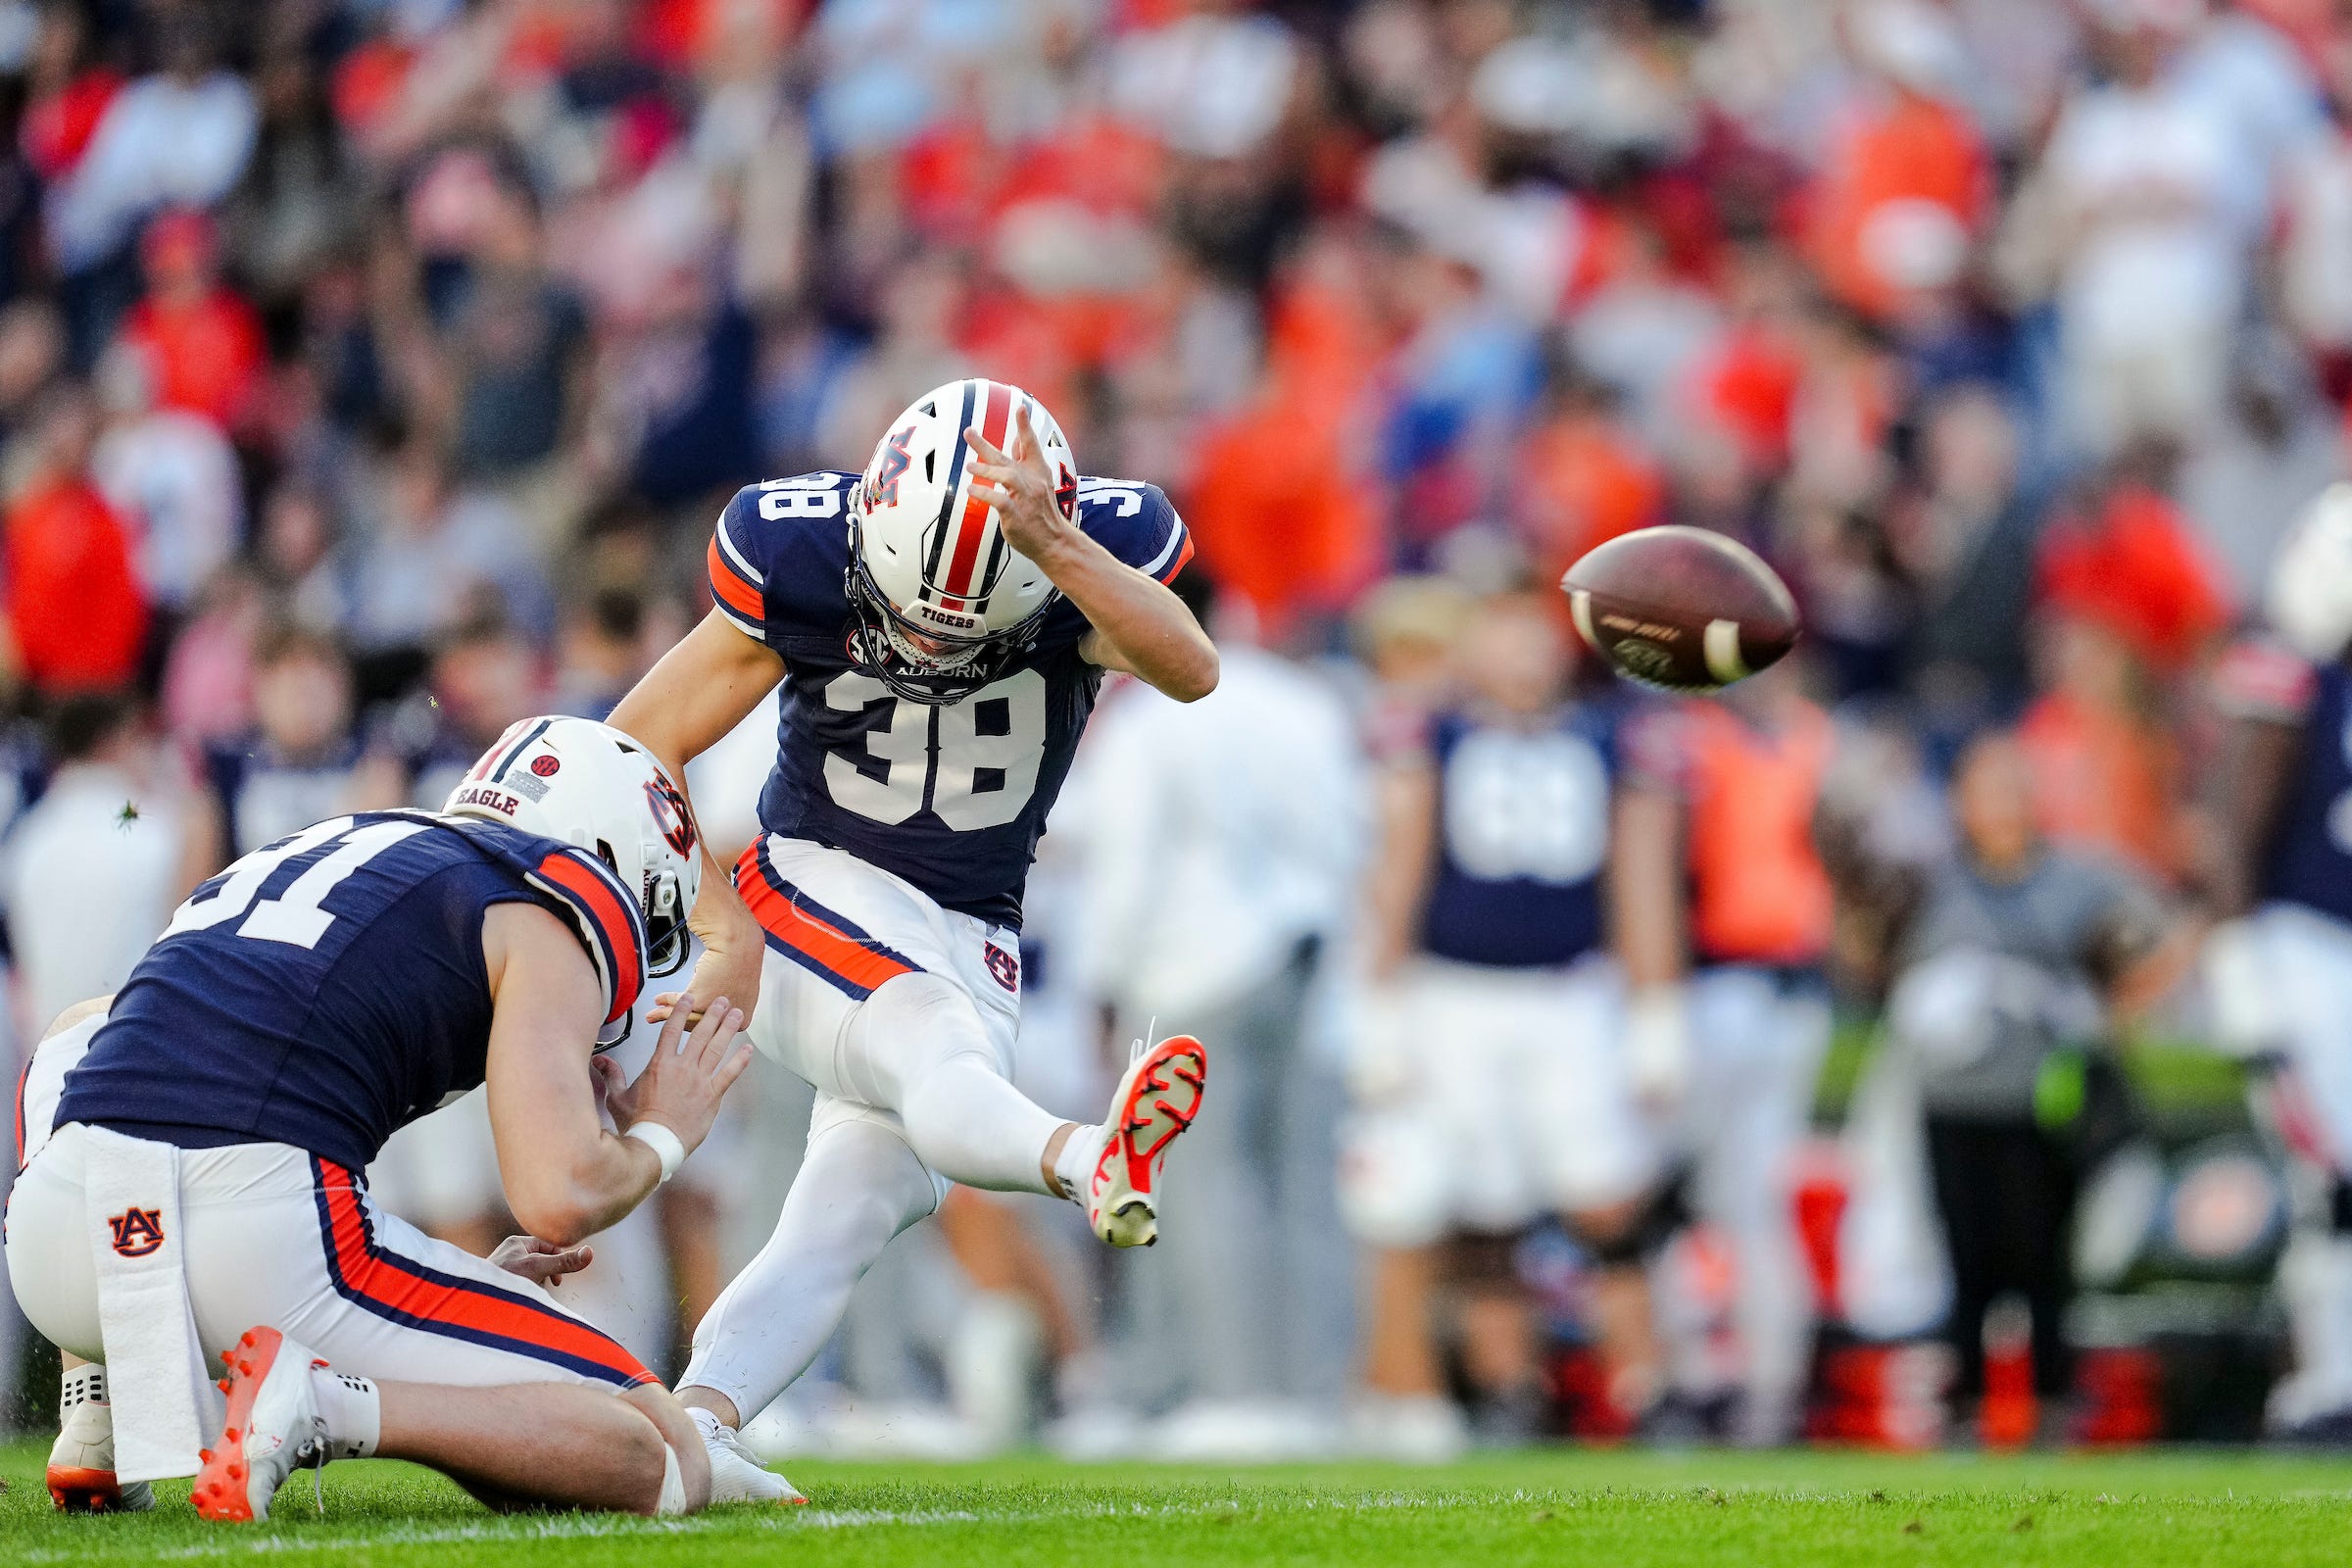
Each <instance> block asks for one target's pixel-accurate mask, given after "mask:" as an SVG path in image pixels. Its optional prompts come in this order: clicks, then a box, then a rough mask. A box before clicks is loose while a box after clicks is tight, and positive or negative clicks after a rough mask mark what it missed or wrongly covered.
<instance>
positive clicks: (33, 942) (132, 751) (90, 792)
mask: <svg viewBox="0 0 2352 1568" xmlns="http://www.w3.org/2000/svg"><path fill="white" fill-rule="evenodd" d="M43 729H44V731H45V737H46V740H47V743H48V749H49V755H50V756H51V757H53V758H54V759H56V762H57V769H56V772H55V773H54V774H53V775H52V776H51V778H50V780H49V788H48V790H47V791H46V792H45V793H44V794H43V795H42V796H41V798H40V799H39V800H38V801H36V802H34V803H33V805H32V807H31V809H29V810H27V811H25V814H24V815H23V816H21V817H19V818H18V819H17V821H16V824H15V826H14V827H13V829H12V830H11V832H10V835H9V839H8V844H7V851H6V875H5V878H4V889H5V893H6V897H7V900H8V907H9V909H10V910H11V912H12V914H13V916H14V917H13V918H12V920H11V921H10V924H9V930H10V935H11V937H12V939H13V942H14V946H15V958H16V967H17V985H18V993H19V994H18V999H17V1000H18V1014H17V1016H18V1022H19V1024H20V1026H21V1029H22V1033H21V1034H19V1035H18V1038H19V1039H21V1040H25V1041H31V1040H34V1039H37V1038H38V1037H39V1033H40V1031H41V1029H42V1028H43V1027H44V1026H46V1024H47V1023H48V1021H49V1020H50V1019H52V1018H54V1017H56V1016H57V1015H58V1014H59V1013H60V1012H62V1011H64V1010H65V1009H66V1008H67V1007H70V1006H72V1005H73V1004H74V1003H76V1002H80V1001H83V1000H85V999H87V998H89V997H93V996H98V995H100V994H102V993H104V992H108V991H112V990H113V989H115V987H117V986H119V985H121V984H122V983H123V980H124V979H125V978H127V977H128V976H129V974H130V971H131V967H132V966H133V965H134V964H136V963H137V962H138V961H139V958H140V956H142V955H143V954H145V952H146V951H147V945H148V944H149V943H150V942H152V941H154V940H155V936H156V933H157V932H159V931H161V930H163V929H164V925H165V922H167V921H168V920H170V919H171V918H172V907H173V906H174V905H176V904H177V903H178V902H179V901H180V900H181V899H183V898H185V897H187V895H188V890H189V889H191V888H193V887H195V886H196V884H197V883H198V882H200V881H202V880H203V879H204V878H205V876H206V875H208V874H209V873H210V872H211V870H212V869H213V868H212V866H210V865H208V864H206V863H205V859H204V857H205V855H206V853H207V851H208V848H209V835H206V834H204V833H201V832H199V831H197V830H196V828H195V825H194V823H193V822H192V821H191V817H192V815H193V813H192V812H191V811H190V809H189V802H188V800H187V798H186V796H185V794H184V793H183V792H182V791H181V790H180V789H179V788H178V787H177V786H176V785H175V784H173V783H172V782H171V781H170V778H169V774H170V770H169V769H167V768H166V767H165V765H164V762H163V758H162V756H161V752H160V749H159V747H158V745H157V743H156V738H155V736H154V735H153V734H152V733H151V732H150V731H149V730H148V727H147V721H146V716H145V714H144V713H143V712H142V711H140V709H139V706H138V704H137V703H136V702H135V701H134V700H132V699H131V698H129V697H125V696H117V695H113V694H109V693H104V692H91V693H84V694H80V695H76V696H70V697H65V698H62V699H60V700H59V701H58V703H57V704H56V705H55V707H54V708H53V710H52V711H50V713H49V715H48V717H47V720H46V722H45V723H44V725H43Z"/></svg>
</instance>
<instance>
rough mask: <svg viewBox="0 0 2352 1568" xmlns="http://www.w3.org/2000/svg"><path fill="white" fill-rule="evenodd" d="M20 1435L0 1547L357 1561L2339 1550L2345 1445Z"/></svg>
mask: <svg viewBox="0 0 2352 1568" xmlns="http://www.w3.org/2000/svg"><path fill="white" fill-rule="evenodd" d="M44 1451H45V1450H43V1449H36V1448H33V1447H28V1446H17V1447H11V1448H5V1449H0V1477H5V1480H6V1482H7V1487H8V1490H7V1493H6V1495H4V1496H0V1562H5V1563H58V1564H85V1563H86V1564H104V1563H117V1562H120V1563H134V1562H135V1563H146V1562H155V1561H159V1560H162V1561H189V1560H192V1561H213V1560H221V1561H232V1562H233V1561H236V1560H239V1559H250V1560H255V1561H268V1562H278V1563H291V1562H320V1563H338V1564H340V1563H355V1564H381V1565H400V1564H430V1565H432V1568H455V1565H458V1564H466V1563H482V1564H491V1563H497V1564H538V1563H546V1564H557V1563H561V1564H564V1565H565V1568H604V1565H606V1564H613V1565H620V1564H627V1565H629V1568H639V1565H645V1568H658V1565H662V1564H702V1563H710V1564H722V1563H723V1564H729V1565H733V1564H744V1563H760V1562H778V1563H785V1562H789V1563H792V1564H794V1565H796V1568H820V1565H824V1564H831V1563H855V1564H858V1565H859V1568H891V1565H896V1564H925V1565H932V1564H942V1563H967V1562H969V1563H1008V1564H1023V1563H1034V1564H1053V1565H1056V1568H1068V1565H1073V1564H1082V1563H1087V1562H1098V1561H1099V1562H1107V1563H1119V1564H1126V1563H1146V1564H1150V1565H1152V1568H1183V1565H1187V1564H1193V1563H1250V1564H1256V1563H1334V1564H1340V1563H1345V1564H1349V1565H1380V1564H1388V1563H1397V1564H1413V1565H1415V1568H1435V1565H1438V1564H1446V1563H1458V1562H1479V1563H1488V1562H1493V1563H1577V1564H1594V1565H1599V1568H1637V1565H1640V1564H1646V1563H1703V1564H1707V1565H1709V1568H1718V1565H1721V1568H1771V1565H1776V1564H1782V1563H1806V1564H1811V1563H1854V1564H1870V1565H1873V1568H1878V1565H1882V1564H1887V1563H1897V1564H1903V1563H1914V1562H1916V1563H1923V1564H1926V1563H2052V1564H2065V1565H2067V1568H2098V1565H2103V1564H2110V1563H2113V1564H2130V1565H2132V1568H2156V1565H2160V1564H2163V1565H2169V1564H2174V1563H2195V1564H2210V1563H2249V1564H2252V1563H2260V1564H2267V1565H2284V1564H2294V1563H2330V1564H2334V1563H2341V1562H2343V1561H2345V1560H2346V1558H2347V1556H2348V1555H2352V1459H2343V1460H2337V1459H2329V1458H2282V1457H2270V1456H2258V1455H2249V1454H2231V1453H2202V1452H2200V1453H2166V1454H2131V1455H2118V1456H2109V1457H2039V1456H2033V1457H2020V1458H1978V1457H1942V1456H1937V1457H1930V1458H1887V1457H1880V1456H1875V1455H1864V1454H1785V1455H1783V1454H1771V1455H1766V1454H1718V1453H1690V1454H1640V1453H1596V1452H1580V1451H1570V1450H1561V1451H1554V1452H1547V1453H1530V1454H1513V1455H1496V1456H1493V1457H1482V1458H1478V1459H1474V1460H1472V1461H1470V1462H1467V1463H1464V1464H1460V1465H1455V1466H1450V1467H1447V1468H1445V1469H1434V1470H1421V1469H1409V1468H1401V1467H1393V1466H1373V1465H1316V1466H1295V1467H1282V1468H1273V1469H1264V1470H1244V1471H1238V1472H1236V1471H1217V1470H1209V1469H1176V1468H1165V1467H1147V1468H1141V1469H1130V1468H1108V1467H1084V1466H1073V1465H1065V1464H1060V1463H1056V1462H1054V1461H1052V1460H1048V1459H1012V1460H1003V1461H998V1462H994V1463H988V1464H977V1465H947V1466H925V1465H869V1464H807V1465H796V1466H794V1467H793V1469H792V1475H793V1479H794V1480H795V1481H796V1482H798V1483H799V1484H800V1485H801V1486H802V1487H803V1488H804V1489H805V1490H806V1491H807V1492H808V1493H809V1495H810V1496H811V1498H813V1499H814V1500H813V1503H812V1505H811V1506H809V1507H807V1508H795V1509H789V1510H760V1511H745V1510H727V1511H722V1512H718V1513H713V1514H709V1515H705V1516H704V1517H702V1518H699V1519H693V1520H686V1521H680V1522H675V1523H654V1522H650V1521H642V1520H634V1519H613V1518H608V1517H603V1516H595V1515H575V1514H559V1515H546V1516H536V1517H528V1518H499V1517H496V1516H493V1515H491V1514H488V1513H486V1512H484V1511H483V1510H481V1509H480V1508H477V1507H476V1506H474V1505H473V1503H471V1502H470V1501H469V1500H467V1499H466V1497H465V1496H464V1495H462V1494H461V1493H459V1492H458V1491H457V1489H456V1488H454V1487H451V1486H449V1485H447V1484H446V1483H444V1482H442V1481H441V1480H439V1479H438V1478H437V1477H433V1476H430V1475H427V1474H424V1473H423V1472H421V1471H417V1470H413V1469H409V1468H406V1467H404V1466H398V1465H391V1464H352V1465H344V1466H339V1467H337V1468H334V1469H331V1470H329V1471H328V1472H327V1473H326V1476H325V1482H326V1489H325V1491H326V1511H325V1514H324V1516H323V1517H321V1516H320V1515H319V1514H318V1513H317V1512H316V1511H315V1509H314V1506H313V1503H312V1500H311V1487H310V1478H309V1477H308V1476H301V1477H297V1478H296V1481H295V1484H294V1485H293V1486H291V1487H289V1488H288V1489H287V1491H286V1492H285V1493H283V1494H281V1495H280V1498H279V1508H278V1517H277V1518H275V1519H273V1520H271V1521H270V1523H269V1524H267V1525H263V1526H260V1527H257V1528H246V1529H236V1528H229V1527H213V1526H207V1525H203V1524H201V1523H200V1522H198V1520H197V1519H196V1517H195V1516H194V1514H192V1513H190V1512H189V1511H188V1510H187V1508H186V1505H185V1497H186V1490H187V1489H186V1486H185V1484H184V1483H182V1484H179V1485H178V1486H176V1487H173V1488H170V1489H164V1488H159V1489H158V1491H159V1492H166V1491H168V1492H169V1494H170V1496H169V1498H168V1500H165V1501H162V1502H160V1503H159V1505H158V1507H157V1509H156V1511H155V1512H154V1513H152V1514H148V1515H145V1516H143V1517H133V1518H119V1519H61V1518H59V1517H57V1516H56V1515H55V1514H54V1513H52V1512H51V1511H50V1507H49V1499H48V1496H47V1495H46V1494H45V1493H44V1492H43V1491H42V1490H41V1480H40V1462H41V1457H42V1453H43V1452H44Z"/></svg>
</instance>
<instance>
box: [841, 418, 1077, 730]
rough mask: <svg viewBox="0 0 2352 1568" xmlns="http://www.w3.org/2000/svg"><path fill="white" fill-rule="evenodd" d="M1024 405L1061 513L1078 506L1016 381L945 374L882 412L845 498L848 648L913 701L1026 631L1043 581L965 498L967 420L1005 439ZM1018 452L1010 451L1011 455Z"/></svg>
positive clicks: (1013, 646)
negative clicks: (900, 406)
mask: <svg viewBox="0 0 2352 1568" xmlns="http://www.w3.org/2000/svg"><path fill="white" fill-rule="evenodd" d="M1024 405H1026V407H1027V408H1028V410H1029V426H1030V428H1031V429H1032V430H1034V431H1035V432H1036V433H1037V438H1038V440H1039V441H1040V442H1042V443H1043V444H1044V446H1045V460H1046V466H1047V467H1048V468H1049V469H1051V470H1052V471H1053V473H1054V482H1055V485H1056V492H1055V493H1056V497H1057V499H1058V500H1059V502H1060V504H1061V515H1063V516H1064V517H1075V516H1076V515H1077V507H1078V460H1077V459H1076V458H1075V457H1073V456H1072V455H1071V452H1070V443H1069V438H1068V437H1067V436H1064V435H1063V434H1062V433H1061V426H1060V424H1059V423H1057V422H1056V421H1055V420H1054V416H1053V415H1051V414H1049V413H1047V412H1046V406H1045V405H1044V404H1042V403H1040V402H1038V401H1037V399H1035V398H1033V397H1031V396H1030V395H1029V394H1028V393H1026V392H1024V391H1022V390H1021V389H1020V388H1019V387H1017V386H1008V385H1006V384H1005V382H1002V381H986V380H980V379H977V378H972V379H966V380H962V381H951V382H949V383H948V384H947V385H946V386H943V387H939V388H937V389H935V390H933V391H931V392H928V393H925V394H924V395H923V396H922V397H919V398H917V399H915V401H914V404H913V406H912V407H910V408H908V409H907V412H906V413H904V414H902V415H900V416H899V417H897V418H896V419H893V420H892V421H891V424H890V428H889V430H887V431H885V432H884V434H883V436H882V439H881V441H880V442H879V443H877V444H876V446H875V447H874V455H873V458H872V459H871V461H869V462H868V463H867V464H866V466H865V473H864V475H863V476H862V477H860V478H859V479H858V489H857V493H856V494H855V495H854V496H853V497H852V499H851V503H850V567H849V595H850V609H851V611H852V613H854V614H855V615H856V617H857V625H858V629H857V632H856V634H855V637H856V646H855V647H854V649H853V652H854V653H855V654H856V656H857V657H858V659H860V660H862V661H863V662H865V663H867V664H868V665H870V666H871V667H872V669H873V672H874V673H875V675H876V676H878V677H879V678H880V679H881V681H882V682H883V684H885V685H886V686H888V687H889V688H890V689H891V690H892V691H894V692H897V693H898V694H899V695H900V696H902V697H906V698H908V699H910V700H912V701H914V702H918V703H931V704H940V703H953V702H956V701H959V700H960V699H962V698H964V697H966V696H968V695H970V694H971V693H972V692H975V691H977V690H979V689H980V688H981V687H983V686H985V685H987V684H988V683H989V682H990V681H992V680H994V679H996V678H997V676H998V675H999V674H1000V673H1002V672H1003V670H1004V668H1005V665H1006V664H1008V663H1009V662H1011V661H1012V660H1013V659H1014V658H1016V657H1018V656H1019V655H1020V654H1021V653H1022V652H1023V651H1024V650H1025V649H1027V648H1028V647H1029V645H1030V644H1031V643H1032V642H1034V641H1035V640H1036V637H1037V632H1038V628H1039V626H1040V625H1041V624H1042V623H1043V622H1044V620H1045V618H1046V612H1047V611H1048V610H1049V609H1050V608H1052V606H1053V603H1054V597H1055V591H1054V585H1053V584H1052V583H1051V582H1049V581H1047V579H1046V574H1045V573H1044V572H1043V571H1042V570H1040V569H1039V568H1038V566H1037V564H1036V563H1035V562H1032V561H1030V560H1029V559H1028V558H1027V557H1026V556H1023V555H1021V554H1020V553H1019V552H1017V551H1015V550H1013V549H1012V548H1011V547H1010V546H1009V545H1007V544H1006V543H1005V536H1004V534H1003V533H1002V532H1000V531H999V529H998V527H997V513H996V509H995V508H993V507H990V506H988V505H987V504H986V503H984V502H982V501H979V500H976V499H974V497H973V496H972V493H971V488H972V467H973V464H972V453H971V448H970V447H968V446H966V445H965V444H964V439H963V432H964V431H966V430H977V431H978V432H979V433H980V434H981V435H982V436H984V437H985V438H987V439H988V440H989V441H992V442H994V443H995V444H996V445H997V446H998V447H1000V448H1002V449H1003V450H1005V452H1007V453H1011V452H1012V450H1013V445H1014V440H1015V425H1014V423H1013V411H1014V410H1015V409H1016V408H1019V407H1022V406H1024ZM1014 455H1015V456H1018V455H1019V454H1017V453H1016V454H1014Z"/></svg>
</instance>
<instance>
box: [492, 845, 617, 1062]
mask: <svg viewBox="0 0 2352 1568" xmlns="http://www.w3.org/2000/svg"><path fill="white" fill-rule="evenodd" d="M545 850H546V853H545V854H543V855H541V856H540V858H539V863H538V864H537V865H535V866H533V867H532V868H531V869H530V870H528V871H526V872H524V873H523V874H524V877H525V878H526V879H527V880H528V881H529V882H530V883H531V885H532V886H533V887H535V888H537V889H538V890H539V891H540V893H541V894H543V895H545V896H547V897H550V898H552V899H554V900H555V901H556V903H557V904H558V905H560V906H561V907H563V909H564V913H565V914H567V915H568V916H569V917H570V919H571V923H572V925H573V926H574V927H575V928H576V929H577V930H578V931H579V934H580V943H581V946H583V947H585V948H586V949H587V950H588V958H589V961H590V962H592V963H593V964H595V965H596V973H597V980H598V982H599V983H600V984H601V986H602V987H603V990H604V999H605V1022H607V1023H608V1024H611V1023H618V1022H619V1021H620V1020H621V1019H622V1018H625V1017H627V1016H628V1014H629V1012H630V1010H631V1009H632V1008H634V1007H635V1006H636V1005H637V998H638V996H639V994H640V993H642V992H643V991H644V990H645V964H646V940H645V916H644V915H643V913H641V912H640V911H639V909H638V907H637V900H636V898H635V896H634V895H632V894H631V893H630V892H629V891H628V890H627V889H625V888H623V887H622V886H621V885H620V879H619V878H618V877H616V876H614V875H613V871H612V868H611V867H609V866H607V865H606V864H605V863H604V862H603V861H602V860H599V859H598V858H596V857H595V856H593V855H590V854H588V853H587V852H586V851H584V850H576V849H573V848H572V847H571V846H569V845H567V844H555V843H553V842H548V843H547V844H546V845H545Z"/></svg>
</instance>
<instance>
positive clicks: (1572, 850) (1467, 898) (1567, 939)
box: [1421, 708, 1617, 968]
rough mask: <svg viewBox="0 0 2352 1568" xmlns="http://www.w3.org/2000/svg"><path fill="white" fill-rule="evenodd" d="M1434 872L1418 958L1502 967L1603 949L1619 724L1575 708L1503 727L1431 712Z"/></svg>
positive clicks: (1544, 962)
mask: <svg viewBox="0 0 2352 1568" xmlns="http://www.w3.org/2000/svg"><path fill="white" fill-rule="evenodd" d="M1427 755H1428V759H1429V761H1430V763H1431V765H1432V766H1433V767H1435V768H1436V770H1437V776H1438V792H1437V800H1438V820H1437V866H1436V871H1435V874H1434V875H1433V876H1432V878H1431V880H1430V888H1429V901H1428V904H1427V906H1426V907H1425V909H1424V911H1423V915H1422V922H1421V947H1422V951H1423V952H1425V953H1427V954H1429V955H1430V956H1433V957H1439V958H1448V959H1451V960H1452V961H1454V962H1456V963H1477V964H1488V965H1493V966H1495V967H1504V968H1534V967H1545V966H1552V965H1559V964H1566V963H1570V962H1573V961H1574V960H1575V959H1577V958H1580V957H1582V956H1585V955H1586V954H1588V953H1591V952H1593V950H1594V949H1596V948H1598V947H1599V946H1600V944H1601V936H1602V911H1601V898H1600V877H1601V870H1602V868H1603V866H1604V865H1605V864H1606V863H1607V860H1608V850H1609V802H1610V790H1611V779H1612V778H1613V776H1614V774H1615V771H1616V765H1617V739H1616V725H1615V723H1614V722H1613V721H1612V718H1611V715H1610V714H1609V713H1608V712H1607V711H1604V710H1598V709H1587V708H1577V709H1569V710H1565V711H1562V712H1561V713H1559V714H1558V715H1556V716H1555V717H1553V718H1551V719H1548V720H1542V721H1538V722H1536V723H1534V724H1531V725H1524V726H1509V725H1501V724H1493V723H1482V722H1481V721H1479V720H1478V719H1477V718H1475V717H1473V716H1471V715H1469V714H1466V713H1458V712H1449V713H1440V714H1439V715H1437V717H1436V718H1434V719H1433V720H1432V721H1431V723H1430V727H1429V741H1428V754H1427Z"/></svg>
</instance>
